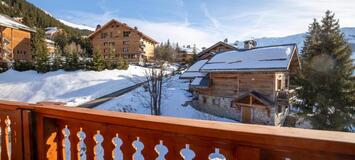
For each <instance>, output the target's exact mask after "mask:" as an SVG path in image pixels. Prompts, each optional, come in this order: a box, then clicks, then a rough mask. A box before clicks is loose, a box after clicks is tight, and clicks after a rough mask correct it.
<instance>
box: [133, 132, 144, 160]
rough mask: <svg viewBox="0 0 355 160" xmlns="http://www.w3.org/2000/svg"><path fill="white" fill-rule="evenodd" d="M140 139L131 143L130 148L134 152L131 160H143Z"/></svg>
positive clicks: (142, 146)
mask: <svg viewBox="0 0 355 160" xmlns="http://www.w3.org/2000/svg"><path fill="white" fill-rule="evenodd" d="M139 139H140V138H139V137H137V140H135V141H133V143H132V146H133V148H134V149H135V150H136V152H135V153H134V154H133V160H144V157H143V155H142V150H143V149H144V144H143V143H142V142H141V141H140V140H139Z"/></svg>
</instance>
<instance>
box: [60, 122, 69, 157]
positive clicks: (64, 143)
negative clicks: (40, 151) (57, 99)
mask: <svg viewBox="0 0 355 160" xmlns="http://www.w3.org/2000/svg"><path fill="white" fill-rule="evenodd" d="M62 134H63V136H64V138H63V141H62V146H63V158H64V159H65V160H70V140H69V136H70V130H69V129H68V125H65V127H64V128H63V130H62Z"/></svg>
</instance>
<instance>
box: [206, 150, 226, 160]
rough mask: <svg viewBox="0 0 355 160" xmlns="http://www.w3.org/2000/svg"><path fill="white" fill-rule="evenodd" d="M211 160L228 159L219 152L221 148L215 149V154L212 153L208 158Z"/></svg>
mask: <svg viewBox="0 0 355 160" xmlns="http://www.w3.org/2000/svg"><path fill="white" fill-rule="evenodd" d="M208 159H209V160H226V157H224V155H223V154H221V153H220V152H219V148H215V150H214V153H211V154H210V155H209V156H208Z"/></svg>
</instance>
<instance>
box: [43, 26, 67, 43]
mask: <svg viewBox="0 0 355 160" xmlns="http://www.w3.org/2000/svg"><path fill="white" fill-rule="evenodd" d="M44 33H45V35H46V39H49V40H54V38H55V37H56V36H57V35H60V34H65V31H64V30H63V29H61V28H58V27H47V28H45V30H44Z"/></svg>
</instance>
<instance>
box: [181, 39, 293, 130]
mask: <svg viewBox="0 0 355 160" xmlns="http://www.w3.org/2000/svg"><path fill="white" fill-rule="evenodd" d="M245 44H247V45H245V47H246V48H244V49H237V50H233V51H228V52H223V53H219V54H216V55H214V56H213V57H211V59H209V60H208V59H204V60H200V61H198V62H196V63H195V64H194V65H192V66H191V67H190V68H189V69H188V70H187V71H186V72H185V73H184V74H182V75H181V77H180V78H181V79H189V80H190V81H191V83H190V89H191V90H192V91H193V93H194V96H195V98H194V104H195V106H197V107H198V109H200V110H203V111H206V112H209V113H212V114H215V115H219V116H223V117H227V118H232V119H235V120H239V121H241V122H244V123H258V124H269V125H273V124H276V125H280V124H279V123H282V122H281V121H282V119H281V118H282V117H281V116H284V115H285V114H287V112H288V109H287V108H288V98H287V95H288V94H287V93H288V90H289V88H290V76H292V75H293V74H294V73H295V72H296V71H297V70H298V69H299V68H300V64H299V60H298V50H297V46H296V45H295V44H285V45H275V46H264V47H254V46H250V45H248V44H249V43H245ZM248 47H251V48H248Z"/></svg>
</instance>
